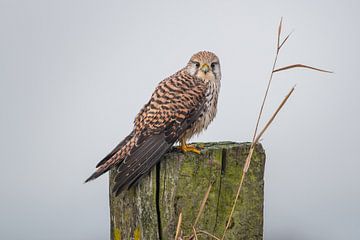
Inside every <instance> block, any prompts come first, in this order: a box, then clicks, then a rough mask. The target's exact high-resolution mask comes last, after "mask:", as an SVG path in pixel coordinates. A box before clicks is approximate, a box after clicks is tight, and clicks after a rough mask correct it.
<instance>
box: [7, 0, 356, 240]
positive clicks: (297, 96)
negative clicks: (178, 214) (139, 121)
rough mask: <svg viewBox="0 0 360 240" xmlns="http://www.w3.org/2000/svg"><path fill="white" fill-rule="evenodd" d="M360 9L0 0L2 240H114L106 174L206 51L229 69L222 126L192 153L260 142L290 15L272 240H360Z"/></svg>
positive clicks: (271, 171) (218, 122) (271, 168)
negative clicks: (171, 85) (152, 102)
mask: <svg viewBox="0 0 360 240" xmlns="http://www.w3.org/2000/svg"><path fill="white" fill-rule="evenodd" d="M359 9H360V4H359V2H358V1H341V2H339V1H335V0H334V1H329V0H327V1H296V2H295V1H251V2H250V1H248V2H245V1H211V0H206V1H205V0H204V1H190V0H187V1H170V0H166V1H151V2H150V1H142V2H140V1H91V0H81V1H80V0H71V1H70V0H61V1H60V0H59V1H38V0H33V1H17V0H8V1H6V0H0V107H1V108H0V110H1V115H0V117H1V118H0V160H1V163H0V164H1V175H0V190H1V195H0V239H34V240H45V239H46V240H47V239H75V240H78V239H79V240H85V239H86V240H89V239H90V240H92V239H94V240H95V239H109V209H108V185H107V184H108V183H107V176H103V177H101V178H100V179H98V180H97V181H94V182H91V183H90V184H86V185H84V184H83V181H84V179H85V178H86V177H88V176H89V174H90V173H91V172H92V171H93V170H94V167H95V164H96V163H97V162H98V161H99V160H100V159H101V158H102V157H103V156H104V155H105V154H107V153H108V152H109V150H111V149H112V148H113V147H114V146H115V145H116V144H117V143H118V141H119V140H121V139H122V137H124V136H125V135H126V134H128V133H129V131H130V129H131V127H132V121H133V118H134V116H135V115H136V113H137V112H138V110H139V109H140V108H141V107H142V106H143V104H144V103H145V102H146V101H147V100H148V98H149V96H150V94H151V93H152V91H153V90H154V88H155V86H156V84H157V83H158V82H159V81H160V80H162V79H163V78H165V77H167V76H168V75H170V74H172V73H174V72H175V71H177V70H178V69H179V68H181V67H183V66H184V65H185V64H186V62H187V61H188V59H189V58H190V56H191V55H192V54H193V53H195V52H197V51H199V50H204V49H206V50H211V51H214V52H215V53H216V54H217V55H218V56H219V58H220V60H221V67H222V73H223V78H222V88H221V93H220V99H219V107H218V109H219V111H218V115H217V117H216V119H215V121H214V122H213V124H212V125H211V126H210V127H209V129H208V130H207V131H206V132H205V133H204V134H202V135H201V136H200V137H199V138H197V139H194V141H219V140H232V141H249V140H251V136H252V132H253V129H254V125H255V120H256V116H257V113H258V109H259V106H260V100H261V98H262V96H263V93H264V90H265V86H266V82H267V79H268V76H269V72H270V70H271V66H272V62H273V58H274V53H275V44H276V31H277V25H278V22H279V20H280V17H281V16H283V17H284V27H283V29H284V33H288V32H290V31H292V30H295V31H294V33H293V35H292V36H291V39H289V41H288V42H287V43H286V46H285V47H284V48H283V51H282V52H281V54H280V57H279V64H278V66H284V65H287V64H293V63H305V64H309V65H313V66H317V67H321V68H325V69H330V70H333V71H335V74H323V73H318V72H312V71H309V70H293V71H288V72H282V73H279V74H276V75H275V78H274V81H273V85H272V87H271V92H270V95H269V101H268V103H267V105H266V111H265V115H264V117H265V118H264V120H265V119H267V118H269V116H270V115H271V112H273V111H274V109H275V108H276V106H277V105H278V104H279V102H280V101H281V99H282V98H283V97H284V96H285V95H286V93H287V92H288V90H289V89H290V88H291V87H292V86H293V85H295V84H296V85H297V87H296V91H295V93H294V94H293V96H292V97H291V99H290V100H289V101H288V103H287V105H286V106H285V108H284V109H283V111H282V112H281V113H280V114H279V116H278V118H277V119H276V121H275V122H274V124H273V125H272V126H271V128H270V129H269V131H268V132H267V133H266V135H265V136H264V137H263V140H262V143H263V145H264V148H265V149H266V153H267V162H266V176H265V177H266V179H265V183H266V185H265V228H264V234H265V238H266V239H267V240H279V239H280V240H298V239H299V240H300V239H301V240H304V239H305V240H308V239H326V240H332V239H347V240H352V239H354V240H355V239H359V235H360V206H359V203H360V187H359V183H360V174H359V173H358V171H359V167H360V161H359V160H360V159H359V153H358V149H359V147H358V139H359V130H360V127H359V122H360V115H359V110H360V108H359V106H360V99H359V98H360V97H359V90H360V84H359V82H360V80H359V77H358V76H359V73H360V67H359V55H360V47H359V43H360V28H359V23H360V15H359Z"/></svg>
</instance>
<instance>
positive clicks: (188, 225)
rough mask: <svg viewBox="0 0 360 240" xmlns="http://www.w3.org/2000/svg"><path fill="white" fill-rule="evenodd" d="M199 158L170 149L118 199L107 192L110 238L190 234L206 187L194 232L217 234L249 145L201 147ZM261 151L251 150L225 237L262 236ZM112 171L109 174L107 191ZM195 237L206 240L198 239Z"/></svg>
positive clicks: (234, 189) (231, 144) (146, 237)
mask: <svg viewBox="0 0 360 240" xmlns="http://www.w3.org/2000/svg"><path fill="white" fill-rule="evenodd" d="M201 145H203V147H204V149H203V150H202V154H201V155H195V154H193V153H186V154H183V153H180V152H177V151H171V152H169V153H167V154H166V155H165V156H164V157H163V158H162V160H161V163H160V164H159V165H158V167H157V168H154V169H153V170H152V171H151V173H150V174H149V175H147V176H145V177H144V178H143V179H142V180H141V181H140V183H139V184H138V185H137V186H135V187H133V188H131V189H129V190H128V191H124V192H123V193H121V194H120V195H119V196H118V197H115V196H114V195H113V194H112V193H110V216H111V239H116V240H117V237H118V236H119V239H139V237H140V239H143V240H151V239H162V240H164V239H174V236H175V232H176V225H177V220H178V216H179V214H180V212H182V216H183V220H182V225H181V229H182V231H183V233H185V234H190V233H191V232H192V225H193V223H194V221H195V219H196V216H197V214H198V211H199V207H200V204H201V201H202V199H203V197H204V194H205V192H206V191H207V189H208V187H209V185H210V184H212V189H211V192H210V194H209V197H208V200H207V202H206V205H205V208H204V212H203V214H202V215H201V217H200V219H199V221H198V224H197V228H198V229H202V230H206V231H207V232H211V233H213V234H214V235H216V236H221V235H222V233H223V230H224V227H225V224H226V221H227V216H228V214H229V212H230V210H231V207H232V203H233V200H234V197H235V194H236V190H237V186H238V183H239V179H240V176H241V173H242V169H243V166H244V163H245V158H246V156H247V153H248V151H249V147H250V144H249V143H234V142H220V143H204V144H201ZM264 166H265V153H264V150H263V148H262V146H261V145H260V144H259V145H257V146H256V149H255V152H254V155H253V160H252V163H251V166H250V169H249V172H248V173H247V177H246V180H245V183H244V186H243V189H242V194H241V197H240V200H239V202H238V204H237V206H236V209H235V212H234V215H233V219H232V223H231V227H230V228H229V230H228V232H227V235H226V239H237V240H241V239H262V238H263V201H264V180H263V176H264ZM114 175H115V172H114V171H111V172H110V189H111V188H112V185H113V179H114ZM198 239H208V238H207V237H206V236H205V235H199V236H198Z"/></svg>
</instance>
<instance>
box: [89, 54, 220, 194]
mask: <svg viewBox="0 0 360 240" xmlns="http://www.w3.org/2000/svg"><path fill="white" fill-rule="evenodd" d="M220 79H221V71H220V62H219V58H218V57H217V56H216V55H215V54H214V53H212V52H208V51H200V52H198V53H196V54H194V55H193V56H192V57H191V59H190V61H189V62H188V63H187V65H186V66H185V67H184V68H182V69H181V70H179V71H178V72H176V73H175V74H173V75H171V76H170V77H168V78H166V79H164V80H163V81H161V82H160V83H159V85H158V86H157V87H156V89H155V91H154V93H153V94H152V96H151V98H150V100H149V102H148V103H146V104H145V106H144V107H143V108H142V109H141V110H140V112H139V113H138V114H137V116H136V118H135V121H134V128H133V130H132V132H131V133H130V134H129V135H128V136H127V137H125V139H124V140H123V141H122V142H120V143H119V144H118V145H117V146H116V147H115V148H114V149H113V150H112V151H111V152H110V153H109V154H108V155H107V156H106V157H105V158H104V159H103V160H101V161H100V162H99V163H98V164H97V165H96V168H97V169H96V171H95V172H94V173H93V174H92V175H91V176H90V177H89V178H88V179H87V180H86V181H85V182H88V181H90V180H93V179H95V178H97V177H99V176H100V175H102V174H104V173H105V172H107V171H108V170H109V169H111V168H115V169H116V170H117V173H116V177H115V184H114V188H113V192H114V193H115V194H116V195H118V194H119V193H120V192H121V191H123V190H124V189H128V188H130V187H131V186H133V185H134V184H136V183H137V182H138V181H139V179H140V178H141V177H142V176H144V175H146V174H147V173H148V172H149V171H150V170H151V168H152V167H153V166H154V165H155V164H156V163H157V162H158V161H159V160H160V158H161V157H162V156H163V155H164V154H165V153H166V152H167V151H168V150H169V149H170V148H171V147H172V145H174V144H175V143H176V142H179V143H180V146H179V147H178V148H179V149H180V150H182V151H183V152H193V153H196V154H199V153H200V150H199V149H197V148H196V147H195V146H192V145H188V144H187V143H186V142H187V141H188V140H189V139H190V138H191V137H192V136H193V135H195V134H199V133H200V132H202V131H203V130H204V129H206V128H207V127H208V125H209V124H210V122H211V121H212V120H213V119H214V117H215V115H216V111H217V101H218V95H219V90H220Z"/></svg>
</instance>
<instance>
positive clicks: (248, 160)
mask: <svg viewBox="0 0 360 240" xmlns="http://www.w3.org/2000/svg"><path fill="white" fill-rule="evenodd" d="M281 33H282V18H281V20H280V23H279V27H278V33H277V45H276V53H275V58H274V62H273V66H272V70H271V73H270V77H269V80H268V83H267V86H266V90H265V94H264V97H263V100H262V102H261V107H260V111H259V114H258V117H257V120H256V125H255V130H254V134H253V138H252V142H251V145H250V150H249V153H248V155H247V157H246V160H245V165H244V168H243V172H242V175H241V178H240V182H239V186H238V189H237V192H236V196H235V199H234V203H233V205H232V208H231V212H230V214H229V216H228V220H227V224H226V227H225V229H224V232H223V235H222V237H221V240H224V238H225V235H226V232H227V230H228V228H229V226H230V223H231V218H232V215H233V213H234V211H235V207H236V203H237V201H238V199H239V197H240V193H241V189H242V185H243V182H244V179H245V177H246V173H247V171H248V169H249V167H250V163H251V159H252V155H253V152H254V149H255V146H256V144H257V143H258V142H259V140H260V138H261V137H262V136H263V134H264V133H265V131H266V130H267V129H268V127H269V126H270V125H271V123H272V122H273V121H274V119H275V117H276V116H277V114H278V113H279V112H280V110H281V109H282V108H283V106H284V105H285V103H286V102H287V100H288V99H289V97H290V96H291V95H292V93H293V92H294V90H295V87H292V88H291V89H290V91H289V93H288V94H287V95H286V96H285V98H284V99H283V100H282V102H281V103H280V105H279V106H278V107H277V109H276V111H275V112H274V113H273V114H272V116H271V118H270V119H269V120H268V121H267V123H266V124H265V126H264V127H263V129H262V130H261V131H260V133H259V134H258V128H259V124H260V120H261V117H262V114H263V111H264V106H265V102H266V99H267V96H268V93H269V90H270V86H271V82H272V79H273V75H274V73H276V72H281V71H285V70H288V69H293V68H307V69H310V70H315V71H319V72H325V73H332V72H331V71H327V70H323V69H320V68H315V67H311V66H308V65H304V64H293V65H288V66H285V67H281V68H277V69H276V68H275V67H276V63H277V59H278V56H279V53H280V50H281V48H282V47H283V46H284V44H285V43H286V42H287V40H288V39H289V37H290V36H291V34H292V32H291V33H289V34H288V35H287V36H286V37H285V38H284V40H283V41H282V42H280V40H281ZM211 186H212V185H210V186H209V188H208V191H207V192H206V193H205V196H204V198H203V201H202V203H201V206H200V209H199V212H198V215H197V217H196V220H195V222H194V224H193V228H192V229H193V235H191V236H190V237H189V240H190V239H194V238H195V239H197V234H199V233H203V234H206V235H208V236H210V237H212V238H213V239H217V240H220V238H218V237H216V236H214V235H213V234H210V233H208V232H206V231H204V230H198V231H196V228H195V227H196V224H197V222H198V220H199V219H200V216H201V214H202V213H203V209H204V206H205V203H206V201H207V199H208V196H209V193H210V190H211ZM179 218H180V216H179ZM180 226H181V221H180V220H179V222H178V229H177V234H176V236H177V235H178V230H179V229H180ZM175 239H176V238H175ZM176 240H177V239H176Z"/></svg>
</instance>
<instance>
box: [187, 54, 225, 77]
mask: <svg viewBox="0 0 360 240" xmlns="http://www.w3.org/2000/svg"><path fill="white" fill-rule="evenodd" d="M185 69H186V71H187V72H188V73H189V74H190V75H192V76H196V77H198V78H200V79H202V80H204V81H217V80H220V78H221V71H220V62H219V58H218V57H217V56H216V55H215V54H214V53H212V52H208V51H201V52H198V53H195V54H194V55H193V56H192V57H191V58H190V61H189V62H188V64H187V65H186V67H185Z"/></svg>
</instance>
